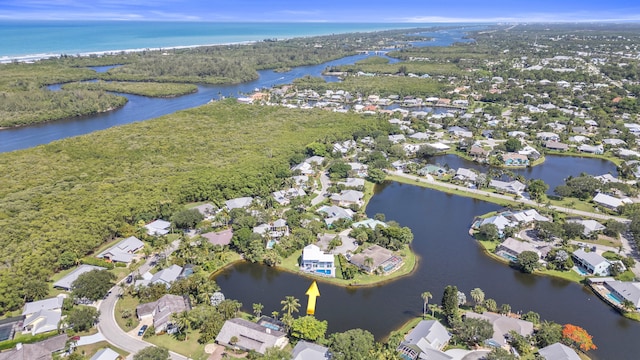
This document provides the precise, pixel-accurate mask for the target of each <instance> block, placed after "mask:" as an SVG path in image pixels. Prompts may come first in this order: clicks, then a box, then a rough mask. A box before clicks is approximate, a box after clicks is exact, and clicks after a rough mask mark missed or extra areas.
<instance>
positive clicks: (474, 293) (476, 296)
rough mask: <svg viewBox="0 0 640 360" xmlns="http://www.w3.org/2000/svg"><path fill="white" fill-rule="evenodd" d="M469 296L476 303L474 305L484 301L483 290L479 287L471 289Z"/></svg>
mask: <svg viewBox="0 0 640 360" xmlns="http://www.w3.org/2000/svg"><path fill="white" fill-rule="evenodd" d="M471 298H472V299H473V301H474V302H475V303H476V305H480V304H481V303H482V302H484V291H482V289H480V288H475V289H473V290H471Z"/></svg>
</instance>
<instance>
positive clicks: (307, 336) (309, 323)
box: [291, 316, 328, 342]
mask: <svg viewBox="0 0 640 360" xmlns="http://www.w3.org/2000/svg"><path fill="white" fill-rule="evenodd" d="M327 325H328V323H327V321H326V320H324V321H320V320H318V319H316V318H315V317H313V316H303V317H299V318H297V319H295V320H294V321H293V325H292V326H291V335H293V336H295V337H297V338H299V339H304V340H309V341H314V342H316V341H318V340H319V339H324V335H325V333H326V332H327Z"/></svg>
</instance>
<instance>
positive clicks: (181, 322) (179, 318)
mask: <svg viewBox="0 0 640 360" xmlns="http://www.w3.org/2000/svg"><path fill="white" fill-rule="evenodd" d="M171 319H172V321H173V323H174V324H175V325H176V326H177V327H178V332H182V331H183V330H184V331H185V332H186V331H187V330H189V327H190V326H191V323H192V321H191V316H189V313H188V312H186V311H183V312H180V313H174V314H173V315H171Z"/></svg>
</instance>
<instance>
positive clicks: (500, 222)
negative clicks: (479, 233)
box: [473, 214, 517, 237]
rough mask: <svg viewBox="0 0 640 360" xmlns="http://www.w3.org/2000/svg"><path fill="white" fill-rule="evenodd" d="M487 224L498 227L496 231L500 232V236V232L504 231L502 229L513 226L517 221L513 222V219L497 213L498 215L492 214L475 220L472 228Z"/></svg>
mask: <svg viewBox="0 0 640 360" xmlns="http://www.w3.org/2000/svg"><path fill="white" fill-rule="evenodd" d="M487 224H493V225H495V227H496V228H498V233H499V234H500V237H502V234H503V233H504V229H506V228H507V227H514V226H516V225H517V223H514V222H513V221H511V220H509V219H507V218H506V217H505V216H503V215H501V214H498V215H494V216H491V217H488V218H486V219H481V220H479V221H477V222H475V223H474V225H473V228H474V229H479V228H480V227H481V226H483V225H487Z"/></svg>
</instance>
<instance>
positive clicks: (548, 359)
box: [538, 343, 581, 360]
mask: <svg viewBox="0 0 640 360" xmlns="http://www.w3.org/2000/svg"><path fill="white" fill-rule="evenodd" d="M538 354H540V356H542V358H543V359H544V360H580V359H581V358H580V356H578V354H577V353H576V351H575V350H573V349H572V348H570V347H568V346H567V345H564V344H561V343H555V344H551V345H549V346H547V347H543V348H542V349H540V350H538Z"/></svg>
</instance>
